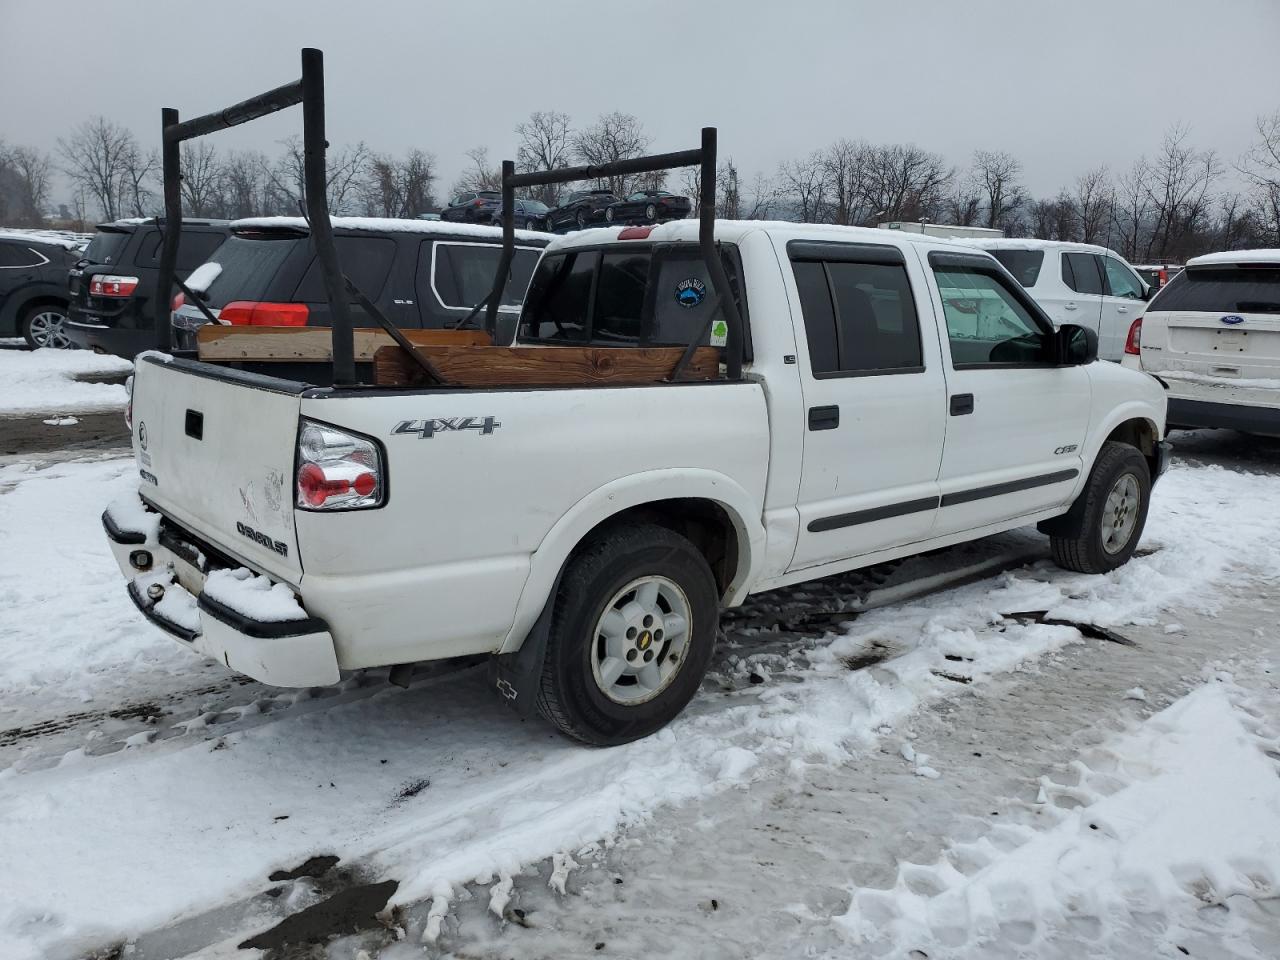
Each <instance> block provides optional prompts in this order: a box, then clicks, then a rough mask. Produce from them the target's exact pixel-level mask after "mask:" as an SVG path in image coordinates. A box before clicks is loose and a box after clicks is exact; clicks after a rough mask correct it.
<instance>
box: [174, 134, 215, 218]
mask: <svg viewBox="0 0 1280 960" xmlns="http://www.w3.org/2000/svg"><path fill="white" fill-rule="evenodd" d="M179 164H180V166H181V168H182V199H183V201H184V203H185V206H186V213H187V214H189V215H190V216H193V217H212V216H214V215H215V214H216V213H220V212H222V208H223V198H222V193H223V185H224V182H225V172H224V171H223V169H222V165H221V163H219V161H218V154H217V150H216V149H215V147H214V146H213V144H211V143H209V142H208V141H205V140H201V141H199V142H198V143H184V144H183V145H182V149H181V153H180V159H179Z"/></svg>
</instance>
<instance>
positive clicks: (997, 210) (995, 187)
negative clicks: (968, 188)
mask: <svg viewBox="0 0 1280 960" xmlns="http://www.w3.org/2000/svg"><path fill="white" fill-rule="evenodd" d="M1021 172H1022V164H1021V162H1019V161H1018V160H1017V159H1016V158H1015V157H1014V156H1013V155H1012V154H1008V153H1004V152H1003V151H991V150H977V151H974V154H973V177H974V179H975V180H976V181H977V183H978V186H979V188H980V189H981V190H982V193H983V196H984V198H985V199H986V207H987V226H988V227H991V228H996V227H1003V226H1005V225H1006V224H1007V223H1008V222H1009V220H1010V219H1011V217H1012V215H1013V214H1014V213H1015V212H1016V211H1017V209H1018V208H1019V207H1020V206H1021V205H1022V204H1023V203H1024V202H1025V200H1026V195H1025V194H1024V193H1023V192H1022V187H1021V186H1019V184H1018V175H1019V174H1020V173H1021Z"/></svg>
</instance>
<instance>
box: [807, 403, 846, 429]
mask: <svg viewBox="0 0 1280 960" xmlns="http://www.w3.org/2000/svg"><path fill="white" fill-rule="evenodd" d="M838 426H840V408H839V407H837V406H834V405H833V406H830V407H810V408H809V429H810V430H834V429H835V428H836V427H838Z"/></svg>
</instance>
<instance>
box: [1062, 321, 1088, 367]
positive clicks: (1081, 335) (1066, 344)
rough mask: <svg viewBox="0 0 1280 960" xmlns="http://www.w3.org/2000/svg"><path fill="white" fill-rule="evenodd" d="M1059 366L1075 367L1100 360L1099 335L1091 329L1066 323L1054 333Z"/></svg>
mask: <svg viewBox="0 0 1280 960" xmlns="http://www.w3.org/2000/svg"><path fill="white" fill-rule="evenodd" d="M1053 336H1054V340H1055V342H1056V345H1057V351H1056V352H1057V355H1058V364H1059V366H1064V367H1074V366H1079V365H1081V364H1085V363H1093V361H1095V360H1097V359H1098V333H1097V331H1096V330H1092V329H1090V328H1089V327H1082V326H1079V325H1078V324H1074V323H1064V324H1063V325H1062V326H1060V327H1059V328H1058V329H1057V330H1056V331H1055V332H1054V335H1053Z"/></svg>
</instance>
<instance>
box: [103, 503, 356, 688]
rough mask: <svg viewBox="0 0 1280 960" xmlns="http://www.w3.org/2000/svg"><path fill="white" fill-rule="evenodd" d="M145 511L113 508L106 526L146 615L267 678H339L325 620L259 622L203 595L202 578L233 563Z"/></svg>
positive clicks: (311, 681)
mask: <svg viewBox="0 0 1280 960" xmlns="http://www.w3.org/2000/svg"><path fill="white" fill-rule="evenodd" d="M139 503H141V501H139ZM143 511H144V512H143V513H141V514H138V513H137V512H136V511H134V510H132V509H130V510H128V511H122V512H121V514H120V515H117V514H115V513H113V510H112V508H111V507H108V508H107V510H106V512H104V513H103V514H102V526H103V529H104V530H105V531H106V534H107V541H108V543H109V544H110V546H111V552H112V554H113V555H114V556H115V558H116V564H117V565H118V566H119V567H120V572H121V573H122V574H124V576H125V579H126V580H127V581H128V593H129V599H130V600H132V601H133V603H134V605H135V606H136V607H137V608H138V610H139V611H141V613H142V615H143V616H144V617H146V618H147V619H148V620H150V621H151V622H152V623H153V624H155V625H156V626H158V627H160V628H161V629H162V630H164V631H165V632H166V633H168V634H169V635H170V636H172V637H173V638H174V639H176V640H177V641H179V642H180V643H182V644H183V645H184V646H186V647H188V648H189V649H191V650H192V651H193V652H195V653H199V654H202V655H204V656H206V657H208V658H210V659H212V660H217V661H219V662H220V663H223V664H225V665H226V666H228V667H230V668H231V669H232V670H235V671H237V672H239V673H243V674H245V675H246V676H249V677H252V678H253V679H255V680H259V681H261V682H262V683H268V684H271V685H273V686H278V687H312V686H323V685H325V684H330V683H336V682H337V680H338V658H337V654H336V652H335V650H334V645H333V636H332V634H331V633H330V632H329V626H328V624H327V623H326V622H325V621H324V620H321V619H319V618H317V617H307V618H305V619H294V620H259V619H255V618H254V617H251V616H247V615H246V614H244V613H243V612H241V611H238V610H235V609H233V608H232V607H230V606H228V605H227V604H224V603H220V602H218V601H217V600H215V599H214V598H213V597H210V596H209V595H208V594H206V593H205V592H204V590H203V583H204V578H205V576H206V575H207V574H208V573H209V572H210V570H211V569H216V568H218V567H222V566H230V564H229V563H228V564H224V563H222V562H221V558H219V557H217V555H216V551H215V550H213V549H211V548H209V547H208V546H207V545H205V544H202V543H200V542H199V541H197V540H196V539H195V538H194V537H192V536H191V535H190V534H189V533H188V532H187V531H185V530H182V529H181V528H179V527H176V526H175V525H173V524H172V523H170V521H168V520H166V519H164V518H162V517H160V515H159V514H156V513H154V512H153V511H150V510H149V509H148V508H145V506H144V507H143Z"/></svg>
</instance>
